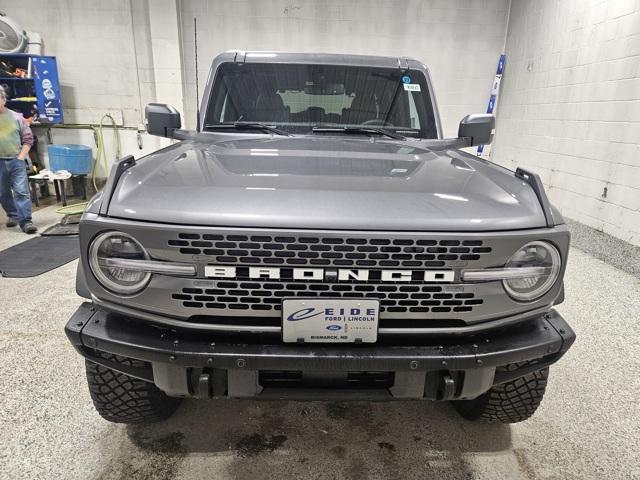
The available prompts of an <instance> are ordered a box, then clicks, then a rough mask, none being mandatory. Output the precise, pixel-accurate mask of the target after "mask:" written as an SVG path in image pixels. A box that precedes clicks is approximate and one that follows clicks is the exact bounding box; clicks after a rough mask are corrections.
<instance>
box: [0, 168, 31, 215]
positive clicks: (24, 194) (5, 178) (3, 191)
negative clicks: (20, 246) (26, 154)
mask: <svg viewBox="0 0 640 480" xmlns="http://www.w3.org/2000/svg"><path fill="white" fill-rule="evenodd" d="M0 204H2V208H3V209H4V211H5V212H7V217H11V218H17V219H18V223H19V224H20V226H21V227H22V226H24V224H25V223H27V222H31V194H30V193H29V178H28V177H27V166H26V164H25V163H24V160H19V159H17V158H13V159H11V160H0Z"/></svg>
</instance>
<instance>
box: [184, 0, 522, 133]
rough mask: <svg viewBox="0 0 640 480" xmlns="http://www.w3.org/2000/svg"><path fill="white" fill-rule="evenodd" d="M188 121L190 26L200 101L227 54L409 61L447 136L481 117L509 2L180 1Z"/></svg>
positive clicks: (191, 108)
mask: <svg viewBox="0 0 640 480" xmlns="http://www.w3.org/2000/svg"><path fill="white" fill-rule="evenodd" d="M179 6H180V15H181V19H182V23H181V30H182V40H183V53H184V56H183V61H184V81H185V83H184V93H185V112H186V113H187V119H189V120H192V119H194V118H195V108H196V100H195V65H194V35H193V19H194V17H195V18H197V21H198V77H199V84H200V93H202V87H203V86H204V84H205V82H206V78H207V74H208V72H209V66H210V59H211V58H213V57H214V56H215V55H217V54H218V53H220V52H223V51H226V50H233V49H239V50H276V51H296V52H322V53H352V54H362V55H389V56H399V55H400V56H408V57H415V58H418V59H420V60H423V61H424V62H426V64H427V66H428V67H429V69H430V71H431V75H432V77H433V82H434V87H435V91H436V96H437V99H438V105H439V108H440V115H441V117H442V122H443V126H444V131H445V134H446V135H449V136H455V135H456V134H457V131H458V124H459V122H460V119H462V117H464V116H465V115H466V114H468V113H473V112H483V111H485V109H486V104H487V100H488V98H489V90H490V88H491V82H492V80H493V76H494V74H495V69H496V64H497V62H498V57H499V55H500V53H501V52H502V48H503V46H504V38H505V34H506V26H507V15H508V10H509V8H508V7H509V2H508V0H482V1H468V0H436V1H422V0H355V1H348V2H345V1H343V0H325V1H315V0H297V1H292V0H269V1H255V0H216V1H215V2H210V1H207V0H181V1H179Z"/></svg>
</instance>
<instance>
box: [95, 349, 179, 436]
mask: <svg viewBox="0 0 640 480" xmlns="http://www.w3.org/2000/svg"><path fill="white" fill-rule="evenodd" d="M101 356H102V357H104V358H105V359H106V360H109V361H110V362H115V363H120V364H123V365H127V366H128V367H144V366H145V363H144V362H142V361H140V360H135V359H132V358H125V357H121V356H119V355H112V354H108V353H101ZM85 367H86V371H87V383H88V384H89V393H90V394H91V400H93V405H94V407H95V409H96V410H97V411H98V413H99V414H100V416H102V418H104V419H105V420H108V421H110V422H115V423H129V424H136V423H137V424H140V423H153V422H159V421H162V420H166V419H167V418H169V417H170V416H171V415H172V414H173V412H175V410H176V408H178V405H180V402H181V401H182V399H181V398H173V397H169V396H167V395H166V394H165V393H164V392H163V391H162V390H160V389H159V388H158V387H156V386H155V385H154V384H153V383H149V382H145V381H143V380H138V379H137V378H133V377H130V376H129V375H125V374H124V373H120V372H117V371H115V370H112V369H110V368H107V367H103V366H102V365H98V364H96V363H93V362H91V361H89V360H85Z"/></svg>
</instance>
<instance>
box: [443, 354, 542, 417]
mask: <svg viewBox="0 0 640 480" xmlns="http://www.w3.org/2000/svg"><path fill="white" fill-rule="evenodd" d="M531 363H532V362H520V363H514V364H511V365H507V366H506V367H501V368H498V369H496V371H497V372H498V371H512V370H515V369H517V368H522V367H524V366H528V365H530V364H531ZM548 377H549V368H548V367H547V368H543V369H541V370H537V371H535V372H532V373H530V374H528V375H525V376H524V377H521V378H517V379H515V380H512V381H510V382H506V383H502V384H500V385H496V386H494V387H493V388H491V390H489V391H488V392H487V393H485V394H484V395H481V396H480V397H478V398H475V399H473V400H459V401H454V402H453V404H454V406H455V408H456V410H458V412H459V413H460V414H461V415H462V416H463V417H464V418H466V419H467V420H474V421H479V422H483V423H493V422H502V423H518V422H522V421H524V420H527V419H528V418H529V417H531V416H532V415H533V414H534V413H535V412H536V410H537V409H538V407H539V406H540V403H541V402H542V398H543V397H544V392H545V390H546V388H547V379H548Z"/></svg>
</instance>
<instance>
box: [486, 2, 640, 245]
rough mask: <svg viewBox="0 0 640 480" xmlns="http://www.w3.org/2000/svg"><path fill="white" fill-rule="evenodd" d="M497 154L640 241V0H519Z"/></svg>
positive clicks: (587, 215) (577, 215)
mask: <svg viewBox="0 0 640 480" xmlns="http://www.w3.org/2000/svg"><path fill="white" fill-rule="evenodd" d="M501 88H502V91H501V98H500V103H499V106H498V116H497V128H496V138H495V142H494V145H493V150H492V157H493V160H494V161H496V162H498V163H500V164H502V165H505V166H506V167H508V168H510V169H515V167H516V166H525V167H529V168H531V169H532V170H534V171H536V172H538V173H539V174H540V175H541V177H542V179H543V181H544V183H545V185H546V188H547V192H548V195H549V197H550V199H551V201H552V202H553V203H554V204H555V205H556V206H557V207H558V208H559V209H560V210H561V212H562V213H563V214H564V215H566V216H568V217H570V218H573V219H575V220H578V221H579V222H582V223H585V224H587V225H589V226H592V227H594V228H597V229H600V230H603V231H605V232H607V233H609V234H612V235H614V236H616V237H618V238H621V239H623V240H626V241H628V242H631V243H633V244H635V245H640V1H638V0H567V1H558V0H536V1H529V0H513V4H512V8H511V18H510V22H509V33H508V36H507V66H506V71H505V75H504V77H503V82H502V86H501Z"/></svg>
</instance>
